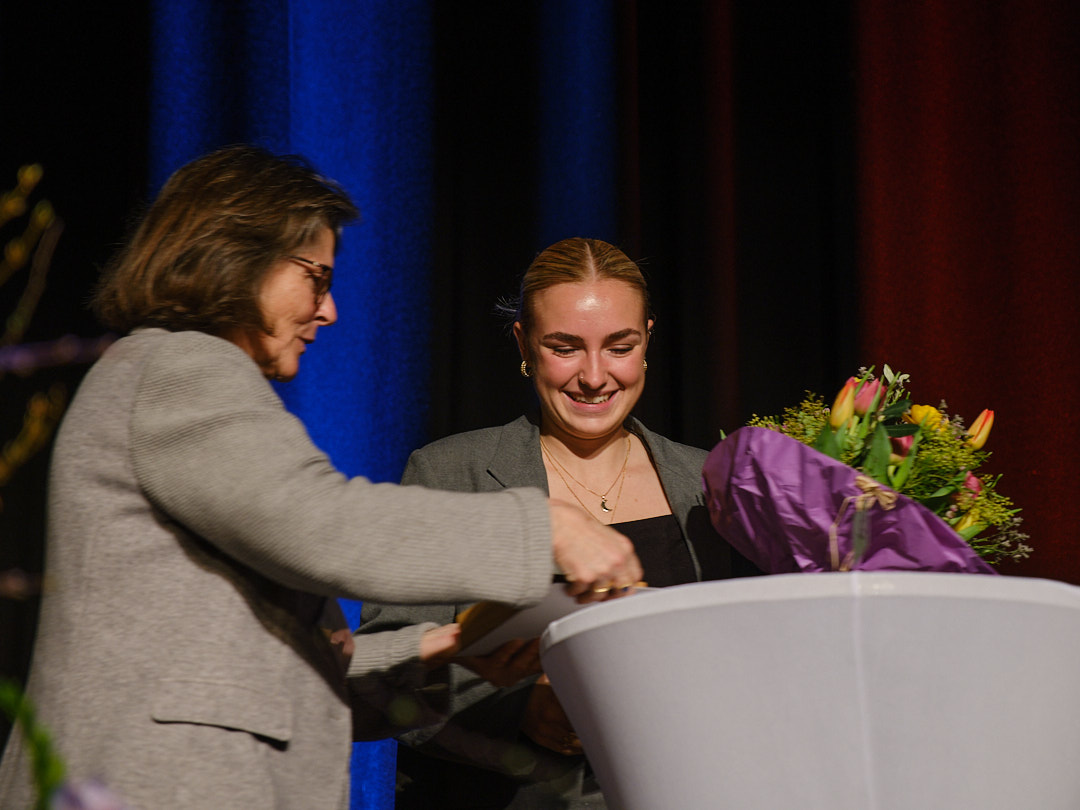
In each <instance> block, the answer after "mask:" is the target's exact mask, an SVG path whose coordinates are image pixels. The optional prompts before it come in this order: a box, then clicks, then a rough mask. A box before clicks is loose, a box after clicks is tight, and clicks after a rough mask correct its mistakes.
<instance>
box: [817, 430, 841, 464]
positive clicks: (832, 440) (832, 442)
mask: <svg viewBox="0 0 1080 810" xmlns="http://www.w3.org/2000/svg"><path fill="white" fill-rule="evenodd" d="M813 446H814V449H815V450H817V451H818V452H819V453H824V454H825V455H827V456H829V458H835V459H837V460H839V459H840V443H839V442H838V441H837V440H836V434H835V433H833V432H832V428H831V427H830V426H829V425H828V424H826V425H825V426H824V427H823V428H822V429H821V433H819V434H818V437H817V438H816V439H815V440H814V445H813Z"/></svg>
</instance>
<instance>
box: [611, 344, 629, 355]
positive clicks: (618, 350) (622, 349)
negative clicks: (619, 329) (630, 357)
mask: <svg viewBox="0 0 1080 810" xmlns="http://www.w3.org/2000/svg"><path fill="white" fill-rule="evenodd" d="M633 350H634V347H633V346H612V347H611V353H612V354H617V355H620V356H621V355H624V354H630V352H632V351H633Z"/></svg>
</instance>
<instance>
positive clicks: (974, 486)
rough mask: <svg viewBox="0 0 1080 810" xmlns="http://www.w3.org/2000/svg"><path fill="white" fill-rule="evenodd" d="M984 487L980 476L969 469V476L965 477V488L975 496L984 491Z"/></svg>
mask: <svg viewBox="0 0 1080 810" xmlns="http://www.w3.org/2000/svg"><path fill="white" fill-rule="evenodd" d="M982 488H983V485H982V481H980V480H979V476H977V475H975V473H973V472H971V471H970V470H969V471H968V474H967V476H966V477H965V478H964V489H966V490H968V491H969V492H970V493H971V494H972V495H974V496H975V497H978V496H979V493H980V492H982Z"/></svg>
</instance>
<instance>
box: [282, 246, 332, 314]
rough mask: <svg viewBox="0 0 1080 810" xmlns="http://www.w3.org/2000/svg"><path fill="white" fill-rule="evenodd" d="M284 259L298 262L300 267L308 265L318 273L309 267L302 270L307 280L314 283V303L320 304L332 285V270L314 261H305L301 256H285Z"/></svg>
mask: <svg viewBox="0 0 1080 810" xmlns="http://www.w3.org/2000/svg"><path fill="white" fill-rule="evenodd" d="M285 258H287V259H292V260H293V261H296V262H300V264H302V265H310V266H311V267H314V268H316V269H317V270H318V271H319V272H315V270H312V269H311V267H305V268H304V272H305V273H307V275H308V278H310V279H311V280H312V281H314V282H315V303H316V304H321V303H322V302H323V301H324V300H325V299H326V296H327V295H329V294H330V287H331V286H332V285H333V283H334V268H333V267H331V266H330V265H328V264H323V263H322V262H317V261H315V260H314V259H305V258H304V257H303V256H286V257H285Z"/></svg>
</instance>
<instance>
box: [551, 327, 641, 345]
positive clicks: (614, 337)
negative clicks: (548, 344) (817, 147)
mask: <svg viewBox="0 0 1080 810" xmlns="http://www.w3.org/2000/svg"><path fill="white" fill-rule="evenodd" d="M631 335H637V336H638V337H641V330H640V329H634V328H633V327H631V328H629V329H620V330H619V331H618V332H612V333H611V334H610V335H608V336H607V337H606V338H604V342H605V343H615V342H617V341H620V340H625V339H626V338H628V337H630V336H631ZM540 339H541V340H544V341H558V342H560V343H581V342H582V338H581V336H580V335H571V334H569V333H568V332H548V333H547V334H546V335H544V336H543V337H542V338H540Z"/></svg>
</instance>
